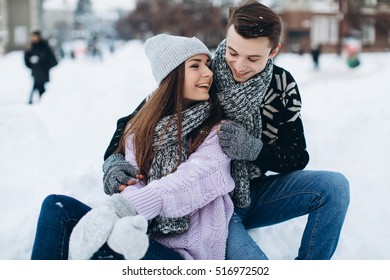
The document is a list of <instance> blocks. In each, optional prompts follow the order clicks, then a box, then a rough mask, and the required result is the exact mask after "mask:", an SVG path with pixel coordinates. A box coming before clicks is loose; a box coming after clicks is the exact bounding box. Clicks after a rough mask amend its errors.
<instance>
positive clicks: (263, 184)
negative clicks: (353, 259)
mask: <svg viewBox="0 0 390 280" xmlns="http://www.w3.org/2000/svg"><path fill="white" fill-rule="evenodd" d="M251 199H252V203H251V206H250V207H248V208H237V207H236V208H235V213H234V214H233V217H232V219H231V221H230V224H229V237H228V243H227V252H226V258H227V259H230V260H238V259H245V260H248V259H267V256H266V255H265V254H264V252H263V251H262V250H261V249H260V247H259V246H258V245H257V244H256V242H255V241H254V240H253V239H252V237H251V236H250V235H249V234H248V232H247V230H248V229H254V228H259V227H264V226H270V225H274V224H277V223H281V222H284V221H287V220H289V219H292V218H295V217H299V216H302V215H306V214H308V220H307V223H306V227H305V229H304V232H303V236H302V240H301V245H300V248H299V251H298V256H297V257H296V259H299V260H308V259H310V260H327V259H330V258H331V257H332V255H333V253H334V251H335V250H336V247H337V243H338V240H339V236H340V232H341V228H342V226H343V223H344V219H345V215H346V212H347V209H348V205H349V183H348V180H347V179H346V178H345V177H344V176H343V175H342V174H340V173H337V172H330V171H306V170H301V171H294V172H291V173H289V174H285V175H272V176H268V177H267V178H265V179H264V180H261V181H260V182H253V183H252V185H251Z"/></svg>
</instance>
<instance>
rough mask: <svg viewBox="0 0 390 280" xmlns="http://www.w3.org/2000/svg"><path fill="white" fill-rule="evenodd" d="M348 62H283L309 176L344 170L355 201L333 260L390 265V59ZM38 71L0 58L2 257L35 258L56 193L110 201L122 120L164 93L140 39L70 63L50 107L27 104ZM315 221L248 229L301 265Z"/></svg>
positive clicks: (17, 55)
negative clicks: (297, 100)
mask: <svg viewBox="0 0 390 280" xmlns="http://www.w3.org/2000/svg"><path fill="white" fill-rule="evenodd" d="M360 58H361V62H362V64H361V66H360V67H358V68H356V69H349V68H348V67H347V65H346V63H345V61H344V58H340V57H337V56H335V55H332V54H328V55H323V56H321V58H320V67H321V68H320V70H319V71H313V67H312V63H311V58H310V56H309V55H304V56H298V55H293V54H280V55H279V56H278V57H277V59H276V64H278V65H280V66H282V67H285V68H286V69H288V70H289V71H290V72H291V73H292V74H293V76H294V77H295V78H296V80H297V82H298V84H299V87H300V91H301V94H302V99H303V110H302V117H303V121H304V125H305V132H306V138H307V145H308V150H309V152H310V154H311V160H310V163H309V165H308V166H307V169H317V170H318V169H322V170H335V171H340V172H342V173H343V174H344V175H346V177H347V178H348V179H349V181H350V186H351V205H350V208H349V212H348V214H347V219H346V221H345V225H344V228H343V231H342V235H341V238H340V242H339V246H338V249H337V251H336V253H335V255H334V259H339V260H341V259H343V260H344V259H346V260H380V259H381V260H384V259H386V260H387V259H390V241H389V239H390V224H389V219H390V207H388V203H389V199H390V183H389V181H387V179H386V176H389V174H390V149H389V148H390V145H389V144H388V143H389V139H390V108H389V103H390V85H389V83H388V79H389V77H390V53H376V54H362V55H361V57H360ZM31 83H32V80H31V77H30V72H29V71H28V69H26V67H25V66H24V64H23V60H22V53H21V52H13V53H10V54H8V55H7V56H3V57H0V135H1V136H0V174H1V175H0V188H1V196H0V213H2V217H3V218H2V221H1V224H0V236H1V238H0V259H4V260H7V259H8V260H10V259H12V260H25V259H29V258H30V253H31V248H32V243H33V238H34V234H35V227H36V222H37V218H38V214H39V209H40V205H41V202H42V200H43V199H44V198H45V196H46V195H48V194H51V193H61V194H67V195H71V196H74V197H76V198H78V199H80V200H82V201H84V202H86V203H87V204H90V205H91V206H93V205H96V204H98V203H99V202H100V201H101V200H102V199H103V198H104V197H105V194H104V192H103V186H102V179H101V178H102V171H101V165H102V163H103V153H104V151H105V149H106V147H107V145H108V143H109V140H110V139H111V136H112V134H113V132H114V130H115V125H116V120H117V119H118V118H119V117H121V116H124V115H126V114H128V113H130V112H131V111H132V110H133V109H134V108H135V107H136V105H138V103H139V102H140V101H141V100H142V99H143V98H144V96H146V95H147V94H148V93H149V92H151V91H152V90H153V89H154V87H155V82H154V80H153V78H152V75H151V71H150V68H149V64H148V61H147V59H146V57H145V55H144V52H143V48H142V44H141V42H138V41H132V42H129V43H127V44H125V45H124V46H123V47H122V48H120V49H118V50H117V52H115V53H114V54H113V55H110V54H108V53H107V54H106V56H105V59H104V60H103V61H95V60H92V59H88V58H81V59H78V60H70V59H64V60H62V61H61V62H60V64H59V65H58V66H57V67H56V68H55V69H53V70H52V72H51V82H50V83H49V84H48V87H47V92H46V94H45V95H44V97H43V99H42V100H41V101H40V102H39V103H36V104H34V105H32V106H29V105H27V104H26V103H27V100H28V93H29V91H30V87H31ZM305 219H306V217H300V218H297V219H294V220H291V221H289V222H286V223H283V224H280V225H276V226H272V227H268V228H262V229H257V230H252V231H251V232H250V233H251V235H252V236H253V237H254V239H255V240H257V241H258V242H259V244H261V246H262V248H263V249H264V251H265V252H266V253H267V255H268V256H269V258H271V259H293V258H294V257H295V256H296V252H297V250H298V246H299V241H300V236H301V233H302V229H303V226H304V223H305Z"/></svg>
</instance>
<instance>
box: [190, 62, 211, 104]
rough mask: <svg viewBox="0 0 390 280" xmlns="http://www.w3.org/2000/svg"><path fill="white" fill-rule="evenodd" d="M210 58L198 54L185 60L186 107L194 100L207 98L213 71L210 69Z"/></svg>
mask: <svg viewBox="0 0 390 280" xmlns="http://www.w3.org/2000/svg"><path fill="white" fill-rule="evenodd" d="M209 67H210V58H209V57H208V55H205V54H198V55H195V56H192V57H190V58H189V59H187V60H186V61H185V70H184V73H185V77H184V101H185V103H186V104H184V106H185V107H188V106H189V105H190V104H191V103H193V102H195V101H204V100H208V99H209V97H210V96H209V90H210V87H211V84H212V83H213V72H211V70H210V68H209Z"/></svg>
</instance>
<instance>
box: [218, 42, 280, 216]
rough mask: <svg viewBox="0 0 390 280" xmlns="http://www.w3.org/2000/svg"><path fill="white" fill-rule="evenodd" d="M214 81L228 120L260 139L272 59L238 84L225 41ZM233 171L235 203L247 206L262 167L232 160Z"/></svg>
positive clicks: (219, 55)
mask: <svg viewBox="0 0 390 280" xmlns="http://www.w3.org/2000/svg"><path fill="white" fill-rule="evenodd" d="M211 68H212V71H213V73H214V83H215V84H216V87H217V91H218V93H217V97H218V101H219V103H220V104H221V106H222V108H223V109H224V111H225V113H226V116H227V118H228V119H229V120H232V121H235V122H237V123H240V124H241V125H243V126H244V127H245V129H246V130H247V131H248V132H249V133H250V134H251V135H253V136H255V137H258V138H260V137H261V132H262V126H261V110H260V105H261V102H262V99H263V97H264V95H265V93H266V91H267V89H268V87H269V85H270V83H271V78H272V68H273V63H272V60H271V59H269V60H268V62H267V65H266V67H265V68H264V70H263V71H262V72H260V73H259V74H257V75H255V76H254V77H252V78H251V79H249V80H248V81H246V82H244V83H237V82H236V81H235V80H234V78H233V75H232V72H231V70H230V68H229V66H228V65H227V63H226V40H224V41H222V42H221V43H220V45H219V46H218V48H217V50H216V53H215V58H214V59H213V62H212V66H211ZM231 174H232V177H233V179H234V182H235V185H236V186H235V188H234V190H233V191H232V193H231V196H232V199H233V201H234V204H235V206H237V207H240V208H245V207H248V206H249V205H250V203H251V200H250V194H249V192H250V190H249V182H250V180H251V179H254V178H257V177H260V176H261V170H260V169H259V168H258V167H257V166H255V165H253V164H251V163H249V162H247V161H240V160H233V161H232V165H231Z"/></svg>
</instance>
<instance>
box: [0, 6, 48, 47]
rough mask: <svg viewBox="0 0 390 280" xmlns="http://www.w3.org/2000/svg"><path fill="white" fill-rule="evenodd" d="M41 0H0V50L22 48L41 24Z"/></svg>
mask: <svg viewBox="0 0 390 280" xmlns="http://www.w3.org/2000/svg"><path fill="white" fill-rule="evenodd" d="M42 1H43V0H0V51H1V50H2V52H6V51H9V50H20V49H24V48H25V47H26V45H27V44H28V43H29V42H30V32H31V31H32V30H34V29H37V28H39V27H40V26H42V24H43V23H42V15H43V9H42Z"/></svg>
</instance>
